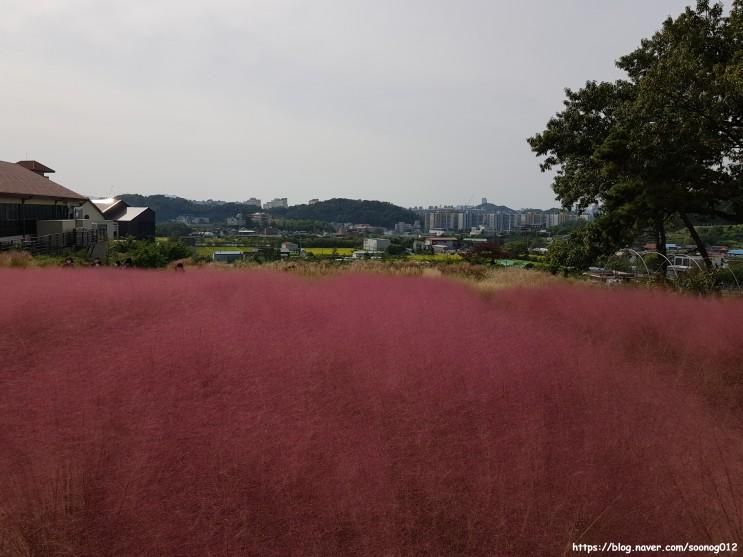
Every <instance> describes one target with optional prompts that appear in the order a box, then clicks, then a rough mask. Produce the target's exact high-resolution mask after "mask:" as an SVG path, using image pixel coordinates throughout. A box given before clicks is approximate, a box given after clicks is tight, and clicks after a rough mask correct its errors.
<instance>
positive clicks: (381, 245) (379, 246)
mask: <svg viewBox="0 0 743 557" xmlns="http://www.w3.org/2000/svg"><path fill="white" fill-rule="evenodd" d="M388 247H390V241H389V240H387V239H385V238H366V239H365V240H364V250H366V251H384V250H386V249H387V248H388Z"/></svg>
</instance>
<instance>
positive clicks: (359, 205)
mask: <svg viewBox="0 0 743 557" xmlns="http://www.w3.org/2000/svg"><path fill="white" fill-rule="evenodd" d="M116 198H117V199H122V200H124V201H126V202H127V203H129V204H130V205H133V206H146V207H151V208H152V209H153V210H154V211H155V212H156V213H157V221H158V222H167V221H171V220H174V219H176V218H177V217H180V216H190V217H201V218H208V219H209V220H211V221H214V222H219V221H224V220H225V219H226V218H228V217H234V216H235V215H236V214H237V213H242V214H244V215H245V214H251V213H255V212H260V211H264V210H263V209H261V208H260V207H257V206H256V205H248V204H246V203H239V202H232V201H217V200H209V201H193V200H190V199H185V198H183V197H174V196H170V195H140V194H130V193H127V194H122V195H118V196H116ZM265 212H267V213H271V214H272V215H275V216H276V217H282V218H286V219H297V220H315V221H321V222H352V223H355V224H369V225H371V226H384V227H390V228H391V227H393V226H394V225H395V224H397V223H398V222H407V223H410V224H412V223H413V222H414V221H415V220H416V219H417V218H418V216H417V215H416V214H415V213H414V212H413V211H410V210H408V209H405V208H403V207H399V206H398V205H394V204H392V203H388V202H386V201H369V200H357V199H345V198H334V199H328V200H327V201H320V202H318V203H313V204H312V205H293V206H291V207H286V208H276V209H267V210H265Z"/></svg>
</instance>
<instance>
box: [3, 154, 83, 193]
mask: <svg viewBox="0 0 743 557" xmlns="http://www.w3.org/2000/svg"><path fill="white" fill-rule="evenodd" d="M0 195H6V196H7V195H10V196H13V197H25V198H33V197H37V198H42V199H59V200H75V201H84V200H85V199H86V198H85V197H83V196H82V195H80V194H79V193H75V192H74V191H72V190H69V189H67V188H66V187H64V186H61V185H59V184H57V183H56V182H52V181H51V180H50V179H48V178H44V177H43V176H40V175H39V174H36V173H35V172H33V171H32V170H29V169H27V168H25V167H23V166H21V165H20V164H16V163H13V162H4V161H0Z"/></svg>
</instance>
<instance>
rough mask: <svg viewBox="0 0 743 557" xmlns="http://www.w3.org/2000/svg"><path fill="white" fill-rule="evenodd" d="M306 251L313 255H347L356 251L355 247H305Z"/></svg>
mask: <svg viewBox="0 0 743 557" xmlns="http://www.w3.org/2000/svg"><path fill="white" fill-rule="evenodd" d="M304 251H305V252H307V253H311V254H312V255H338V256H339V257H347V256H349V255H351V254H353V252H354V248H304Z"/></svg>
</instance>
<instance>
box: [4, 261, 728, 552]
mask: <svg viewBox="0 0 743 557" xmlns="http://www.w3.org/2000/svg"><path fill="white" fill-rule="evenodd" d="M0 285H2V291H3V293H4V294H3V296H2V299H0V324H1V326H2V336H0V349H1V350H2V352H1V353H2V355H3V359H2V361H1V362H0V424H2V426H3V427H2V429H0V447H2V450H0V555H9V556H21V555H42V556H45V555H79V556H91V557H92V556H108V555H127V556H145V555H172V556H179V555H183V556H187V555H260V556H270V555H289V554H291V555H334V554H338V555H442V556H443V555H559V554H562V553H563V552H564V551H566V549H569V544H571V543H572V542H576V543H603V542H604V541H617V542H622V543H679V542H681V543H683V542H684V541H691V542H692V543H719V542H721V541H740V540H741V534H742V533H743V508H742V504H741V501H742V500H743V436H742V435H741V433H740V431H741V429H740V426H741V421H742V420H741V416H742V409H743V369H742V368H741V364H740V359H739V354H740V349H741V346H743V312H742V311H741V310H743V305H741V303H740V302H731V301H725V302H722V301H720V300H699V299H691V298H684V297H678V296H669V295H664V294H659V293H651V292H632V291H616V292H614V291H603V290H599V289H583V288H579V287H550V288H544V289H535V290H526V291H525V290H515V291H508V290H504V291H501V292H498V293H496V294H492V295H488V296H484V295H482V294H479V293H477V292H475V291H473V290H470V289H468V288H466V287H464V286H461V285H457V284H452V283H448V282H445V281H436V280H426V279H420V278H410V277H408V278H404V277H385V276H365V275H353V274H352V275H347V276H341V277H333V278H328V279H324V280H321V281H316V282H308V281H306V280H303V279H301V278H297V277H293V276H288V275H286V274H280V273H276V274H274V273H217V272H191V273H186V274H180V273H172V274H169V273H163V272H138V271H116V270H108V269H96V270H66V269H65V270H45V271H40V270H23V271H20V270H0Z"/></svg>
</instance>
